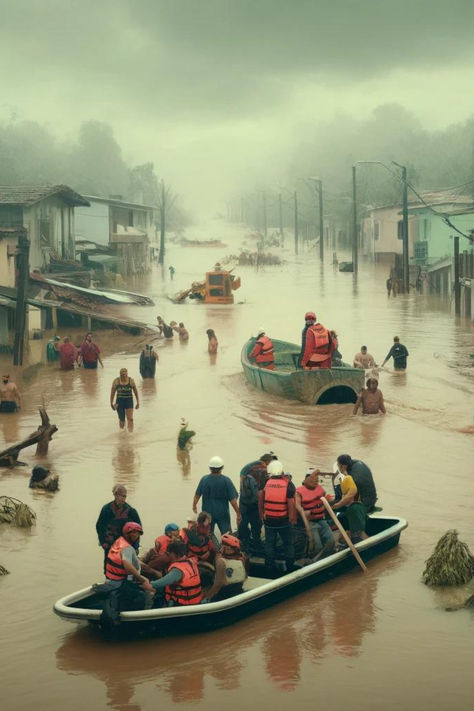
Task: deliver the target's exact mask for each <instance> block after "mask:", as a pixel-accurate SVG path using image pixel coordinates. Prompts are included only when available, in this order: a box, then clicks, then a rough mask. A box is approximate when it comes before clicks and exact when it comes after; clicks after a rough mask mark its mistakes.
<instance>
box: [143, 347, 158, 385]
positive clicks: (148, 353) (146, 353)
mask: <svg viewBox="0 0 474 711" xmlns="http://www.w3.org/2000/svg"><path fill="white" fill-rule="evenodd" d="M158 360H159V358H158V353H157V352H156V351H155V350H154V348H153V346H152V345H151V344H150V343H147V344H146V346H145V348H144V349H143V350H142V352H141V353H140V375H141V376H142V378H154V377H155V372H156V364H157V363H158Z"/></svg>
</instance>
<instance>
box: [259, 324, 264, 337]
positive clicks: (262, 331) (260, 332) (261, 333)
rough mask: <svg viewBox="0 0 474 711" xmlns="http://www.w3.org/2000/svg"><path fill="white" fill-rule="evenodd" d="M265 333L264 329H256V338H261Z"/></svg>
mask: <svg viewBox="0 0 474 711" xmlns="http://www.w3.org/2000/svg"><path fill="white" fill-rule="evenodd" d="M264 333H265V329H264V328H262V327H261V326H260V328H257V337H258V336H262V335H263V334H264Z"/></svg>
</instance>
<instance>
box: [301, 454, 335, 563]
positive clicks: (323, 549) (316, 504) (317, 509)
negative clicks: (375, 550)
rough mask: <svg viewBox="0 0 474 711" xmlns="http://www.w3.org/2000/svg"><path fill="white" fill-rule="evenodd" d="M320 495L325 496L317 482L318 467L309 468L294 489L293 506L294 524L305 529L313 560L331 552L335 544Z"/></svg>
mask: <svg viewBox="0 0 474 711" xmlns="http://www.w3.org/2000/svg"><path fill="white" fill-rule="evenodd" d="M322 496H326V492H325V491H324V489H323V487H322V486H321V485H320V483H319V469H314V468H311V469H310V470H309V471H308V472H307V474H306V476H305V478H304V481H303V483H302V484H301V486H298V487H297V489H296V499H295V506H296V510H297V512H298V514H299V516H298V520H297V522H296V526H297V527H298V526H299V527H301V526H304V528H305V529H306V534H307V536H308V543H309V550H310V556H311V558H313V560H317V559H319V558H321V557H324V556H326V555H329V554H330V553H332V552H333V550H334V544H335V541H334V535H333V532H332V531H331V528H330V526H329V524H328V522H327V521H326V509H325V508H324V504H323V502H322V501H321V497H322ZM327 498H328V499H329V498H331V497H327Z"/></svg>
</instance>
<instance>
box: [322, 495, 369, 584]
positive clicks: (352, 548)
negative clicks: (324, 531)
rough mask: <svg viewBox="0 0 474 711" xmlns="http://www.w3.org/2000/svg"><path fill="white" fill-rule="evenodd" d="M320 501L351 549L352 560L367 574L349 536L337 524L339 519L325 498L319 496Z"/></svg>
mask: <svg viewBox="0 0 474 711" xmlns="http://www.w3.org/2000/svg"><path fill="white" fill-rule="evenodd" d="M321 501H322V502H323V504H324V508H325V509H326V511H327V512H328V514H329V515H330V517H331V518H332V520H333V521H334V523H335V524H336V526H337V527H338V529H339V532H340V533H341V535H342V537H343V538H344V540H345V542H346V543H347V545H348V546H349V548H350V549H351V551H352V553H353V555H354V558H355V559H356V561H357V562H358V563H359V565H360V567H361V568H362V570H363V571H364V573H366V572H367V568H366V566H365V563H364V561H363V560H362V558H361V557H360V555H359V553H358V552H357V550H356V548H355V546H354V544H353V543H352V541H351V539H350V538H349V536H348V535H347V533H346V532H345V530H344V528H343V527H342V526H341V524H340V523H339V519H338V518H337V516H336V514H335V513H334V511H333V510H332V508H331V507H330V505H329V503H328V501H327V499H326V497H325V496H321Z"/></svg>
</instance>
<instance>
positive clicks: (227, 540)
mask: <svg viewBox="0 0 474 711" xmlns="http://www.w3.org/2000/svg"><path fill="white" fill-rule="evenodd" d="M221 541H222V545H224V546H231V548H238V549H239V550H240V541H239V539H238V538H236V536H232V535H231V534H230V533H224V535H223V536H222V538H221Z"/></svg>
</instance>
